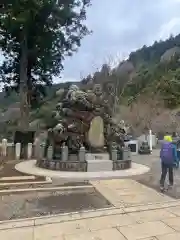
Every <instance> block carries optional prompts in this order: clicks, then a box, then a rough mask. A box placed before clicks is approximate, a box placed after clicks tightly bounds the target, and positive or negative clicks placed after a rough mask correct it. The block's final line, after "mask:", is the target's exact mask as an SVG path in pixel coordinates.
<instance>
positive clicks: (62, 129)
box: [53, 123, 64, 133]
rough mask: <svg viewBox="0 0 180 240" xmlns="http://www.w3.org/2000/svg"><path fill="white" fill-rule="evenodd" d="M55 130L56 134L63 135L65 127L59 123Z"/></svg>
mask: <svg viewBox="0 0 180 240" xmlns="http://www.w3.org/2000/svg"><path fill="white" fill-rule="evenodd" d="M53 130H54V131H55V132H58V133H62V132H63V131H64V126H63V124H62V123H58V124H57V125H56V126H55V127H54V129H53Z"/></svg>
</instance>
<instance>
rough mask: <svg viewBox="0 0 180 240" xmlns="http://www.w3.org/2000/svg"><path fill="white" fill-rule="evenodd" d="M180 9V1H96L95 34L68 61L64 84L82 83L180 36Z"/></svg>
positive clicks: (90, 17)
mask: <svg viewBox="0 0 180 240" xmlns="http://www.w3.org/2000/svg"><path fill="white" fill-rule="evenodd" d="M179 9H180V0H92V6H91V7H90V8H89V9H88V12H87V25H88V27H89V28H90V29H91V30H92V31H93V34H92V35H91V36H88V37H86V38H84V39H83V41H82V45H81V47H80V48H79V51H78V53H76V54H75V55H74V56H73V57H72V58H69V59H67V60H66V61H65V70H64V73H63V78H62V79H61V81H67V80H78V79H80V76H86V75H87V74H88V73H91V72H93V71H95V70H96V69H97V68H99V67H100V66H101V64H102V63H105V62H106V63H108V62H109V61H110V62H112V60H113V59H114V60H115V61H117V59H122V58H125V57H127V56H128V53H130V52H131V51H133V50H135V49H137V48H139V47H142V46H143V45H150V44H152V43H153V42H154V41H155V40H159V39H165V38H167V37H169V35H170V34H178V33H180V15H179ZM56 81H59V80H58V79H56Z"/></svg>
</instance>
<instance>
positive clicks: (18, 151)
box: [15, 143, 21, 160]
mask: <svg viewBox="0 0 180 240" xmlns="http://www.w3.org/2000/svg"><path fill="white" fill-rule="evenodd" d="M20 156H21V143H16V145H15V158H16V160H19V159H20Z"/></svg>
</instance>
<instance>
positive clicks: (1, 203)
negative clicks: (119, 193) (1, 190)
mask: <svg viewBox="0 0 180 240" xmlns="http://www.w3.org/2000/svg"><path fill="white" fill-rule="evenodd" d="M110 206H112V205H111V204H110V203H109V202H108V201H107V200H106V199H105V198H104V197H103V196H102V195H101V194H99V193H98V192H93V193H91V194H90V193H89V194H88V193H73V194H68V193H66V194H62V192H61V193H60V192H58V191H56V192H44V193H43V192H41V193H37V192H34V193H28V194H12V195H9V196H1V197H0V221H2V220H10V219H18V218H28V217H39V216H44V215H50V214H58V213H65V212H74V211H82V210H89V209H99V208H107V207H110Z"/></svg>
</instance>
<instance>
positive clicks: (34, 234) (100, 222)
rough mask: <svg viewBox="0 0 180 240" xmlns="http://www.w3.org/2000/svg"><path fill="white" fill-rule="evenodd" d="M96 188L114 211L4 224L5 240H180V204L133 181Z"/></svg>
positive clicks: (2, 235)
mask: <svg viewBox="0 0 180 240" xmlns="http://www.w3.org/2000/svg"><path fill="white" fill-rule="evenodd" d="M92 184H93V185H94V186H95V187H96V188H97V190H98V191H99V192H100V193H101V194H103V195H104V196H105V197H106V198H107V199H108V200H109V201H111V202H112V204H113V205H114V207H113V208H111V209H104V210H96V211H89V212H84V213H73V214H64V215H59V216H51V217H44V218H38V219H29V220H26V221H12V222H7V223H1V224H0V229H1V230H0V239H3V240H24V239H26V240H109V239H113V240H179V239H180V201H179V200H176V201H175V200H173V199H172V198H170V197H168V196H164V195H162V194H160V193H158V192H156V191H154V190H152V189H149V188H147V187H145V186H143V185H141V184H139V183H136V182H135V181H133V180H128V179H127V180H109V181H108V180H106V181H95V182H92Z"/></svg>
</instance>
